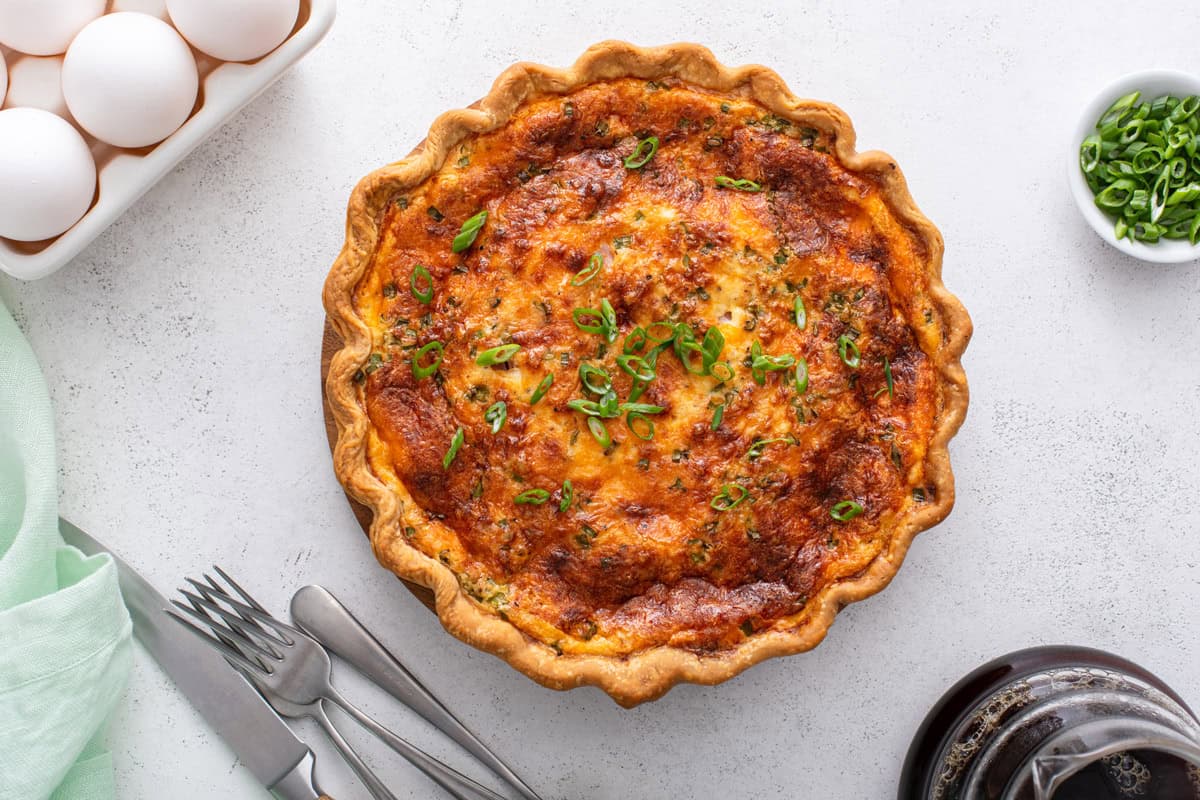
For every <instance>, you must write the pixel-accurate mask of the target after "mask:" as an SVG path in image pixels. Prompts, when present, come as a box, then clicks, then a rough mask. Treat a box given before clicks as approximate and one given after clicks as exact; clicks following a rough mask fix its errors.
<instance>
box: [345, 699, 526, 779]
mask: <svg viewBox="0 0 1200 800" xmlns="http://www.w3.org/2000/svg"><path fill="white" fill-rule="evenodd" d="M327 698H328V699H329V700H331V701H332V702H334V703H336V704H337V705H338V707H339V708H341V709H342V710H343V711H345V712H346V713H347V714H349V715H350V716H352V717H354V719H355V721H357V722H358V724H360V725H362V726H363V727H364V728H366V729H367V730H369V731H370V732H371V733H373V734H375V735H376V736H378V737H379V738H380V739H382V740H383V741H384V743H385V744H387V746H388V747H390V748H392V749H393V750H395V751H396V752H397V753H399V754H400V755H402V756H404V758H406V759H407V760H408V762H409V763H410V764H412V765H413V766H414V767H416V768H417V769H419V770H421V772H424V773H425V774H426V775H427V776H429V779H430V780H432V781H433V782H434V783H436V784H437V785H438V786H441V787H442V788H443V789H445V790H446V791H447V792H449V793H450V795H451V796H452V797H455V798H457V800H504V798H503V797H501V796H500V795H498V794H496V793H495V792H493V791H492V790H491V789H489V788H487V787H486V786H482V785H480V784H478V783H476V782H475V781H473V780H471V779H470V778H468V777H467V776H466V775H463V774H462V773H461V772H458V771H457V770H455V769H453V768H451V767H449V766H447V765H445V764H443V763H442V762H441V761H438V760H437V759H436V758H434V757H433V756H431V755H429V754H428V753H426V752H425V751H424V750H421V749H420V748H418V747H415V746H414V745H412V744H409V743H408V742H407V741H406V740H404V739H401V738H400V737H399V736H397V735H396V734H394V733H392V732H391V731H390V730H388V729H387V728H385V727H383V726H382V725H380V724H379V723H378V722H376V721H375V720H374V719H372V718H371V717H369V716H367V714H365V713H364V712H363V711H360V710H359V709H358V707H357V706H355V705H354V704H353V703H351V702H350V701H349V700H347V699H346V698H344V697H342V696H341V694H339V693H338V691H337V690H336V689H334V688H333V687H332V686H331V687H329V694H328V695H327Z"/></svg>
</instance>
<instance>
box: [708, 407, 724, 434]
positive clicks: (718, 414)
mask: <svg viewBox="0 0 1200 800" xmlns="http://www.w3.org/2000/svg"><path fill="white" fill-rule="evenodd" d="M723 419H725V404H724V403H718V404H717V407H716V408H714V409H713V415H712V422H711V423H710V424H709V426H708V427H709V428H710V429H712V430H714V431H715V430H716V429H717V428H719V427H721V420H723Z"/></svg>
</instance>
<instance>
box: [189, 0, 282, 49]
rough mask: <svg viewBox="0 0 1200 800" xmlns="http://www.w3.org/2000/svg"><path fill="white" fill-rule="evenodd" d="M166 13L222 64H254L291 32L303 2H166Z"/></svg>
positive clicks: (200, 47)
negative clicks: (233, 62)
mask: <svg viewBox="0 0 1200 800" xmlns="http://www.w3.org/2000/svg"><path fill="white" fill-rule="evenodd" d="M167 12H168V13H170V15H171V22H173V23H175V27H176V28H178V29H179V32H180V33H182V34H183V36H184V38H185V39H187V40H188V41H189V42H191V43H192V46H194V47H195V48H196V49H197V50H200V51H202V52H205V53H208V54H209V55H210V56H212V57H213V58H219V59H221V60H222V61H252V60H253V59H256V58H259V57H260V56H265V55H266V54H267V53H269V52H271V51H272V50H274V49H275V48H276V47H278V46H279V44H280V43H281V42H282V41H283V40H284V39H286V38H287V36H288V34H289V33H291V32H292V28H293V27H295V25H296V17H297V15H298V14H299V13H300V0H167Z"/></svg>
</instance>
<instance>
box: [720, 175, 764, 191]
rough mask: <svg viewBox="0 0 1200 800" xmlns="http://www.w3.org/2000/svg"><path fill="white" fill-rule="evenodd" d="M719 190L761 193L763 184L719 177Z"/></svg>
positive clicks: (742, 179)
mask: <svg viewBox="0 0 1200 800" xmlns="http://www.w3.org/2000/svg"><path fill="white" fill-rule="evenodd" d="M715 180H716V184H717V188H718V189H737V190H738V191H739V192H761V191H762V184H759V183H755V182H754V181H752V180H749V179H748V178H738V179H734V178H730V177H728V176H726V175H718V176H717V177H716V179H715Z"/></svg>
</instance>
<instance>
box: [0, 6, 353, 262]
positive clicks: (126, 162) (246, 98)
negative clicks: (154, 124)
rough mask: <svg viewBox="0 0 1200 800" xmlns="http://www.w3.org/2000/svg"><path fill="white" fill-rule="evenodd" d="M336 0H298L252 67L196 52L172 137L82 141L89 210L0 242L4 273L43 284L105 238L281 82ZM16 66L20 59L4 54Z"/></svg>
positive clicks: (323, 28)
mask: <svg viewBox="0 0 1200 800" xmlns="http://www.w3.org/2000/svg"><path fill="white" fill-rule="evenodd" d="M335 12H336V0H300V14H299V16H298V17H297V19H296V27H295V28H294V29H293V30H292V33H291V34H290V35H289V36H288V38H287V39H285V40H284V41H283V43H282V44H280V45H279V47H277V48H275V49H274V50H272V51H271V52H270V53H268V54H267V55H265V56H263V57H262V58H260V59H258V60H257V61H253V62H250V63H244V64H243V63H227V62H222V61H217V60H216V59H212V58H209V57H208V56H205V55H204V54H203V53H200V52H198V51H196V50H194V49H193V51H192V52H193V54H194V55H195V56H196V62H197V66H198V68H199V71H200V93H199V98H198V100H197V104H196V108H195V110H194V111H193V112H192V115H191V116H190V117H188V119H187V121H186V122H184V123H183V125H182V126H180V128H179V129H178V130H177V131H175V132H174V133H173V134H171V135H170V136H168V137H167V138H166V139H164V140H163V141H161V142H159V143H158V144H156V145H154V146H152V147H146V148H141V149H138V150H121V149H119V148H115V147H112V146H111V145H106V144H104V143H102V142H98V141H96V140H95V139H93V138H92V137H90V136H88V135H87V133H86V132H84V131H81V132H82V133H83V134H84V139H85V140H86V141H87V143H88V145H89V146H90V147H91V150H92V155H93V156H95V158H96V172H97V176H98V184H99V185H98V188H97V191H96V197H95V199H94V200H93V202H92V206H91V208H90V209H88V212H87V213H86V214H84V215H83V218H82V219H80V220H79V222H77V223H75V225H74V226H73V227H71V228H70V229H69V230H68V231H67V232H66V233H63V234H61V235H59V236H56V237H55V238H53V239H47V240H45V241H42V242H15V241H12V240H9V239H3V238H0V269H2V270H4V271H5V272H7V273H8V274H9V275H12V276H13V277H15V278H20V279H22V280H33V279H36V278H43V277H45V276H47V275H49V274H50V273H52V272H54V271H55V270H57V269H59V268H60V267H62V266H63V265H65V264H66V263H67V262H69V261H70V260H71V259H72V258H74V257H75V256H77V255H78V254H79V252H80V251H81V250H83V248H85V247H87V245H88V244H89V243H90V242H91V241H92V240H93V239H95V238H96V237H97V236H99V235H100V233H101V232H102V231H104V229H105V228H107V227H108V226H109V225H111V224H112V223H113V222H114V221H115V220H116V219H117V217H119V216H121V214H123V213H124V212H125V210H126V209H127V208H129V207H130V206H131V205H133V204H134V202H136V201H137V199H138V198H139V197H141V196H142V195H143V194H145V193H146V191H147V190H149V189H150V187H151V186H153V185H154V184H155V183H157V182H158V181H159V179H160V178H162V177H163V176H164V175H166V174H167V173H168V172H170V171H171V170H172V169H173V168H174V167H175V165H176V164H178V163H179V162H180V161H182V160H183V159H184V157H185V156H187V154H188V153H190V152H192V150H194V149H195V148H196V146H197V145H199V144H200V143H201V142H202V141H204V139H205V138H207V137H208V135H209V134H210V133H212V132H213V131H215V130H216V129H217V128H219V127H221V125H223V124H224V123H225V122H226V121H227V120H228V119H229V118H230V117H232V116H233V115H234V114H236V113H237V112H238V111H239V110H241V109H242V107H244V106H245V105H246V104H247V103H249V102H250V101H251V100H253V99H254V98H255V97H257V96H258V95H259V94H261V93H262V92H263V91H264V90H265V89H266V88H267V87H268V86H270V85H271V84H272V83H274V82H275V81H276V80H278V79H279V78H280V77H281V76H282V75H283V73H285V72H287V70H288V68H289V67H291V66H292V65H293V64H295V63H296V62H297V61H299V60H300V59H301V57H303V56H304V55H305V54H306V53H307V52H308V51H310V50H312V49H313V48H314V47H316V45H317V43H318V42H319V41H321V38H322V37H323V36H324V35H325V33H326V32H327V31H328V30H329V28H330V26H331V25H333V18H334V14H335ZM4 56H5V57H6V58H7V59H9V66H10V67H11V66H12V62H13V60H14V59H18V58H20V56H19V55H18V54H14V53H12V52H11V51H5V52H4Z"/></svg>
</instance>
